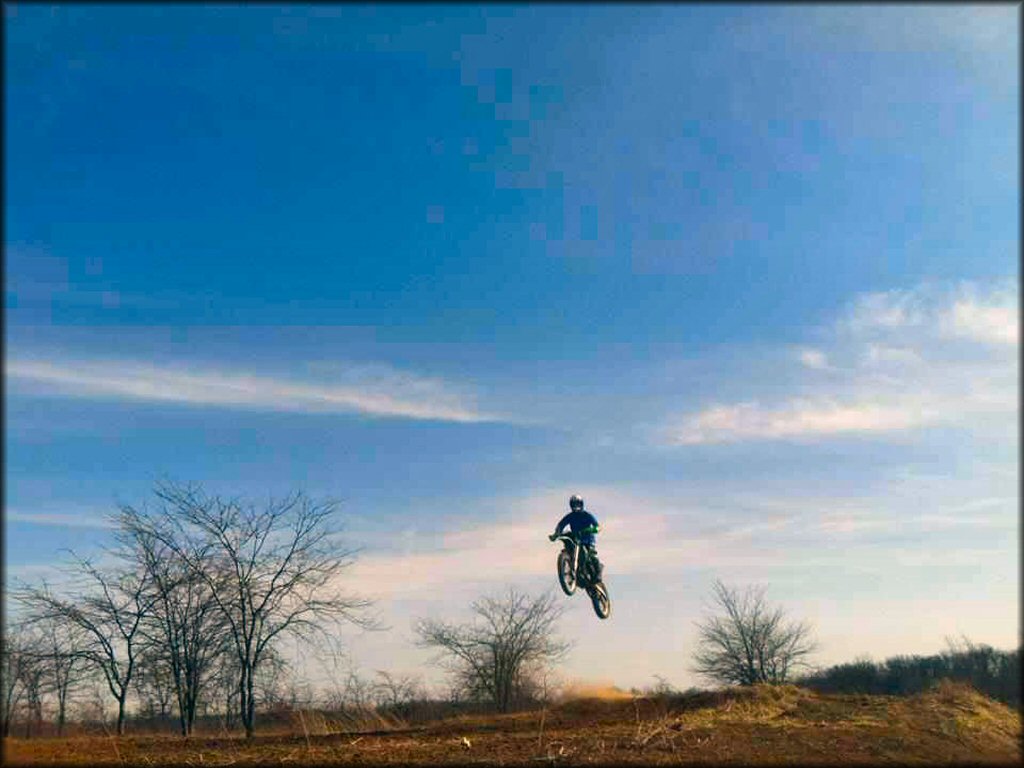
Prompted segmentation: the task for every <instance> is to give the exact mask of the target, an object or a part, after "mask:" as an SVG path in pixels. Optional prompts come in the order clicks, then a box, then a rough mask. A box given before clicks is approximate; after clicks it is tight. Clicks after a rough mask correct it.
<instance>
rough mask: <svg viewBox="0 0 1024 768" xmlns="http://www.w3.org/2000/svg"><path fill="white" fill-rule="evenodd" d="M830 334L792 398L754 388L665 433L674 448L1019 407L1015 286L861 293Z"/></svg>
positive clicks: (948, 419) (918, 422) (897, 426)
mask: <svg viewBox="0 0 1024 768" xmlns="http://www.w3.org/2000/svg"><path fill="white" fill-rule="evenodd" d="M828 337H829V338H828V341H827V344H826V345H825V346H826V348H825V349H818V348H804V349H801V350H800V351H799V353H798V355H797V359H798V360H799V362H800V365H801V370H802V371H803V374H802V376H801V377H800V378H799V379H798V381H797V383H796V384H795V385H794V387H793V388H795V389H796V390H797V391H796V393H795V394H794V395H793V396H791V397H789V398H785V397H784V398H781V399H775V400H774V401H772V400H768V401H765V400H764V399H763V398H759V397H757V394H759V391H758V389H757V388H756V385H752V386H751V394H752V396H751V397H749V398H745V399H743V400H740V401H734V402H724V403H723V402H717V403H709V404H707V405H705V406H704V407H702V408H701V409H699V410H698V411H696V412H693V413H690V414H686V415H684V416H682V417H681V418H678V419H677V420H675V421H674V423H673V424H672V425H671V426H670V427H669V428H668V429H667V430H663V431H662V434H663V435H664V436H665V437H666V438H667V442H669V443H672V444H676V445H700V444H706V443H725V442H737V441H746V440H780V439H809V438H821V437H825V436H833V435H856V434H869V433H875V434H881V433H888V432H898V431H905V430H909V429H915V428H920V427H927V426H932V425H937V424H959V425H967V426H970V424H971V422H972V419H976V418H977V417H980V416H983V415H992V414H1004V415H1008V414H1011V413H1015V412H1016V410H1017V403H1018V389H1019V387H1018V383H1017V370H1018V367H1019V355H1018V351H1017V344H1018V342H1019V330H1018V313H1017V293H1016V290H1015V289H1014V288H1012V287H1010V286H1007V285H998V286H995V287H990V288H989V289H988V290H982V289H981V288H979V287H978V286H976V285H972V284H963V285H960V286H958V287H957V288H956V289H955V290H952V291H949V290H947V291H944V292H943V291H940V290H938V289H936V288H934V287H920V288H916V289H911V290H903V291H890V292H881V293H869V294H863V295H861V296H858V297H856V298H855V299H854V300H853V301H852V302H851V303H850V305H849V306H848V307H847V309H846V310H845V311H844V312H843V313H842V314H841V316H840V318H839V319H838V320H837V322H836V324H835V325H834V326H833V327H832V328H831V329H830V330H829V331H828ZM780 356H781V354H780ZM787 357H788V359H789V360H790V361H791V360H792V357H791V355H787ZM783 364H784V363H783ZM772 375H773V374H771V373H770V374H769V380H768V381H767V382H766V383H767V384H769V385H770V384H772V379H771V376H772ZM750 378H751V380H752V381H755V382H756V381H764V379H763V377H755V376H751V377H750ZM766 389H768V387H766ZM771 391H774V390H771Z"/></svg>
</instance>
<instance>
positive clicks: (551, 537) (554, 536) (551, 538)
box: [548, 533, 558, 541]
mask: <svg viewBox="0 0 1024 768" xmlns="http://www.w3.org/2000/svg"><path fill="white" fill-rule="evenodd" d="M557 538H558V534H557V533H552V534H551V535H550V536H548V541H554V540H555V539H557Z"/></svg>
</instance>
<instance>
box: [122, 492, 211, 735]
mask: <svg viewBox="0 0 1024 768" xmlns="http://www.w3.org/2000/svg"><path fill="white" fill-rule="evenodd" d="M167 515H168V512H167V510H163V511H162V513H161V514H157V515H151V514H147V513H146V512H144V511H140V510H136V509H134V508H132V507H130V506H127V505H124V506H122V507H121V510H120V513H119V515H118V516H117V522H118V532H117V540H118V541H119V543H120V544H121V546H122V554H123V556H124V557H125V558H127V559H129V560H132V561H134V562H135V563H137V565H138V567H140V568H142V569H143V570H144V571H145V572H146V574H147V576H148V582H149V584H150V588H151V591H152V597H153V600H152V603H153V605H152V609H151V610H150V612H149V615H148V620H147V621H146V622H145V623H144V624H143V627H142V630H143V633H144V635H145V637H146V640H147V643H148V646H149V648H150V652H149V654H148V659H147V660H148V661H149V663H150V664H151V665H156V666H155V667H154V669H153V670H152V673H151V676H150V677H151V679H150V680H148V681H147V682H150V683H157V682H159V681H158V680H157V678H156V677H153V675H159V673H160V672H161V671H163V670H164V669H166V670H167V671H168V672H169V673H170V682H171V683H172V690H173V692H174V696H175V699H176V703H177V710H178V723H179V728H180V731H181V735H182V736H186V737H187V736H190V735H191V734H192V729H193V726H194V724H195V719H196V710H197V707H198V705H199V699H200V696H201V695H202V692H203V688H204V686H205V685H206V683H207V680H208V678H209V676H210V674H211V672H212V665H213V660H214V658H215V656H216V655H217V653H219V652H220V651H222V650H224V648H225V644H226V641H227V633H226V631H225V629H226V627H225V623H224V617H223V615H222V613H221V611H220V610H219V608H218V606H217V603H216V601H215V600H214V596H213V592H212V589H211V587H210V585H209V583H208V582H207V581H206V580H205V579H204V578H202V576H201V575H200V574H199V573H197V572H196V571H195V570H194V569H192V568H190V567H189V564H188V563H187V562H186V561H185V560H184V559H183V558H182V557H181V555H180V554H179V553H178V552H179V551H180V550H181V549H182V546H183V544H182V542H176V544H175V545H173V546H172V545H171V544H168V543H167V542H168V541H169V540H171V539H170V537H173V536H174V533H175V530H174V528H173V526H170V525H168V524H167V519H166V518H167ZM153 692H154V693H157V694H158V696H157V699H158V700H159V693H160V692H162V691H157V690H154V691H153Z"/></svg>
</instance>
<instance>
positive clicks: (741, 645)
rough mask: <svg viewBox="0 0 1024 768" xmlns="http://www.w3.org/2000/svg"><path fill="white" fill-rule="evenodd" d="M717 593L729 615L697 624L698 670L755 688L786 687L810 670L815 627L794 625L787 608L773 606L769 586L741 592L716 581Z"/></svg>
mask: <svg viewBox="0 0 1024 768" xmlns="http://www.w3.org/2000/svg"><path fill="white" fill-rule="evenodd" d="M713 589H714V591H713V599H714V602H715V604H716V605H717V608H718V609H720V610H721V611H723V613H722V614H721V615H717V616H708V617H706V618H705V619H704V620H703V621H702V622H699V623H698V625H697V629H698V641H697V643H698V644H697V650H696V652H695V653H694V671H695V672H697V673H699V674H701V675H703V676H704V677H705V678H707V679H709V680H712V681H714V682H716V683H722V684H727V685H730V684H731V685H754V684H755V683H784V682H786V680H787V679H788V678H789V675H790V674H791V672H793V671H794V669H795V668H797V667H803V666H806V657H807V656H809V655H810V654H811V653H812V652H813V651H814V650H815V647H816V644H815V643H814V641H813V640H812V639H811V627H810V625H809V624H807V623H806V622H793V621H788V620H787V619H786V615H785V612H784V611H783V610H782V609H781V608H778V607H772V606H769V605H768V603H767V600H766V599H765V592H766V590H765V588H764V587H748V588H747V589H746V590H745V591H744V592H743V593H739V592H738V591H737V590H736V589H734V588H730V587H727V586H726V585H725V584H723V583H722V582H721V581H716V582H715V585H714V588H713Z"/></svg>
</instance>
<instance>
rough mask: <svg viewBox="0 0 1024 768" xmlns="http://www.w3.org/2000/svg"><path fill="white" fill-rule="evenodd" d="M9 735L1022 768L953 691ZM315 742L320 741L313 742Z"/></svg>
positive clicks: (25, 759)
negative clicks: (286, 726) (244, 728)
mask: <svg viewBox="0 0 1024 768" xmlns="http://www.w3.org/2000/svg"><path fill="white" fill-rule="evenodd" d="M296 725H297V726H302V727H300V728H299V729H298V732H297V733H277V734H265V735H258V736H257V737H256V738H255V739H252V740H250V741H246V740H245V739H242V738H236V737H228V736H223V737H212V736H200V737H194V738H192V739H189V740H187V741H186V740H184V739H181V738H174V737H167V736H127V737H125V738H123V739H115V738H102V737H77V738H68V739H56V738H50V739H33V740H24V739H7V740H5V743H4V747H5V749H4V752H5V763H7V764H10V765H27V764H48V765H52V764H90V765H93V764H106V763H113V764H132V765H168V764H177V765H183V764H189V765H203V766H214V765H243V764H268V765H269V764H273V765H281V764H286V763H290V764H298V765H302V764H317V765H323V764H359V765H398V764H410V765H433V764H449V765H452V764H461V765H468V764H477V765H532V766H536V765H545V764H546V765H559V766H561V765H583V764H586V765H593V764H602V763H606V764H607V763H614V764H619V765H621V764H643V765H652V764H655V765H669V764H683V763H740V764H755V763H756V764H770V763H786V764H800V763H803V764H826V763H827V764H848V763H851V764H856V763H859V764H878V763H904V764H910V763H919V764H920V763H923V764H928V765H934V764H965V763H970V764H986V765H995V764H1017V765H1019V764H1020V763H1021V742H1020V738H1021V720H1020V715H1019V714H1018V713H1017V712H1015V711H1013V710H1010V709H1008V708H1007V707H1005V706H1003V705H1002V704H999V703H998V702H995V701H992V700H991V699H988V698H986V697H985V696H982V695H981V694H979V693H977V692H975V691H974V690H972V689H970V688H968V687H965V686H962V685H954V684H943V685H940V686H939V687H938V688H936V689H935V690H933V691H930V692H928V693H926V694H921V695H918V696H913V697H907V698H900V697H887V696H865V695H846V696H840V695H824V694H815V693H812V692H810V691H807V690H803V689H800V688H795V687H793V686H779V687H757V688H752V689H741V690H729V691H721V692H707V693H700V694H693V695H684V696H674V697H656V698H637V699H633V698H626V699H622V698H603V699H599V698H579V699H573V700H568V701H564V702H562V703H560V704H557V705H555V706H554V707H552V708H551V709H549V710H546V711H537V712H527V713H517V714H511V715H499V716H482V715H481V716H464V717H459V718H453V719H450V720H444V721H441V722H438V723H433V724H430V725H427V726H423V727H420V728H415V729H413V728H406V729H394V730H389V731H379V730H378V731H375V732H372V733H362V734H359V733H351V732H348V733H341V732H337V731H334V732H332V730H333V728H336V724H332V723H331V722H330V721H328V720H326V719H325V718H323V717H322V716H319V715H316V714H315V713H309V714H307V715H305V716H303V717H302V718H299V717H298V716H297V717H296ZM307 733H308V735H307Z"/></svg>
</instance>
